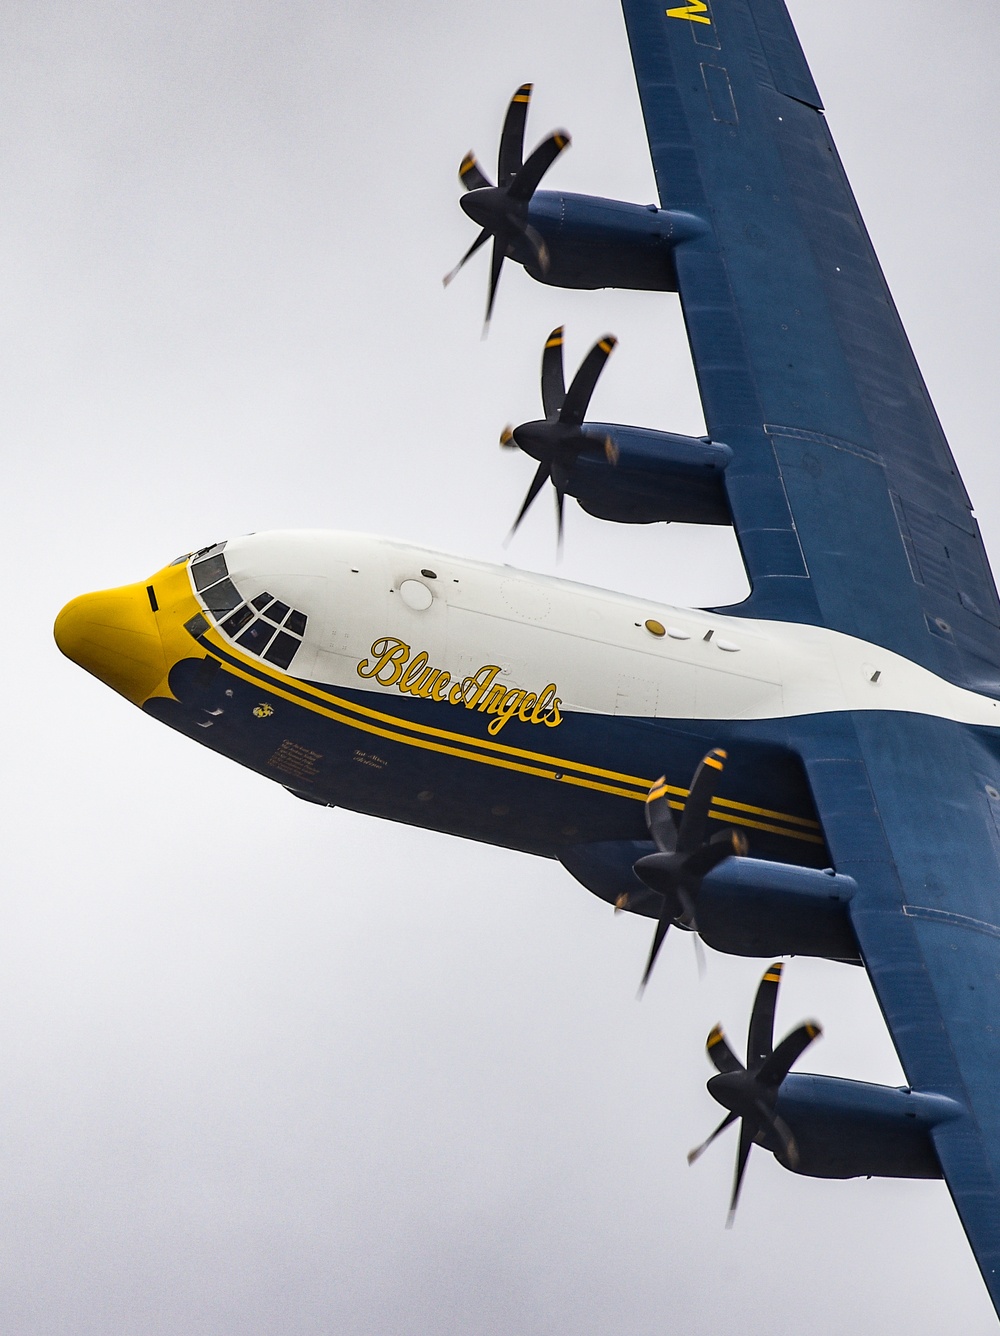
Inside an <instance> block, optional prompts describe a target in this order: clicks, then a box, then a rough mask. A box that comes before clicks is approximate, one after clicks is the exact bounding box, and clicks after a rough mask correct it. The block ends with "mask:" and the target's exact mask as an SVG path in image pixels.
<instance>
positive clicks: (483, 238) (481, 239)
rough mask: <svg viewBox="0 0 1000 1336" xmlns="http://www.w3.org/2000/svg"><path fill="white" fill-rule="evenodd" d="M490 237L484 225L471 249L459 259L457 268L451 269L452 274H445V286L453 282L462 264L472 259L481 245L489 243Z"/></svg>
mask: <svg viewBox="0 0 1000 1336" xmlns="http://www.w3.org/2000/svg"><path fill="white" fill-rule="evenodd" d="M489 239H490V234H489V232H488V231H487V230H486V228H485V227H484V228H483V230H482V231H481V232H480V234H479V236H478V237H476V239H475V241H474V242H473V243H472V245H471V246H470V247H469V249H468V250H467V251H466V252H465V254H464V255H463V256H462V258H461V259H460V260H459V262H458V264H456V265H455V268H454V269H453V270H452V271H451V273H450V274H445V276H444V280H443V282H444V285H445V287H447V286H448V284H449V283H450V282H451V280H452V279H453V278H454V277H455V275H456V274H457V273H458V271H459V270H460V269H461V267H462V265H463V264H465V262H466V260H469V259H471V258H472V256H473V255H475V253H476V251H477V250H479V248H480V246H485V245H486V243H487V241H489Z"/></svg>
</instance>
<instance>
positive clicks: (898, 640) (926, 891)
mask: <svg viewBox="0 0 1000 1336" xmlns="http://www.w3.org/2000/svg"><path fill="white" fill-rule="evenodd" d="M623 7H624V11H625V18H626V23H627V26H628V32H629V39H630V43H631V47H632V55H633V60H634V64H635V69H636V74H637V78H638V83H639V90H640V95H641V99H642V106H643V113H644V116H645V121H646V128H647V132H648V137H649V143H650V149H651V153H652V158H653V165H654V168H655V171H656V177H657V182H658V186H659V191H660V195H661V202H662V204H663V205H664V206H666V207H670V208H676V209H684V210H688V211H690V212H691V213H693V214H696V215H698V216H700V217H702V218H704V219H705V220H707V221H708V223H709V224H710V227H709V230H708V232H707V233H706V235H705V236H703V237H701V238H698V239H696V240H694V241H690V242H686V243H685V244H684V245H682V246H680V247H679V248H678V249H677V251H676V252H675V256H674V259H675V263H676V269H677V277H678V284H679V289H680V298H681V303H682V306H683V311H684V318H685V320H686V323H687V328H688V333H689V337H690V341H691V348H692V352H693V356H694V361H695V369H696V372H697V377H698V384H699V388H700V391H701V396H702V402H703V404H704V409H705V416H706V422H707V426H708V430H709V433H710V434H711V436H712V438H713V439H714V440H717V441H721V442H724V443H725V444H726V445H728V446H730V447H731V448H732V450H733V460H732V462H731V464H730V466H729V469H728V472H727V487H728V491H729V498H730V503H731V506H732V511H733V516H734V520H735V524H736V529H737V535H738V537H739V541H740V544H741V547H742V550H743V553H744V557H745V560H746V563H747V567H748V570H749V573H750V577H751V582H752V587H753V593H752V595H751V598H750V600H749V601H748V603H746V604H744V605H742V606H741V607H740V608H736V609H732V610H731V611H733V612H737V613H739V614H741V615H747V616H758V617H775V618H779V619H784V620H802V621H810V622H813V623H816V624H820V625H826V626H829V627H832V628H834V629H836V630H839V631H843V632H846V633H848V634H851V635H855V636H859V637H862V638H863V639H865V640H868V641H872V642H874V643H875V644H876V645H883V646H885V647H887V648H889V649H892V650H894V651H896V652H897V653H900V654H903V655H905V656H906V657H907V658H909V659H911V660H913V661H915V662H917V663H920V664H922V665H924V666H925V667H927V668H929V669H931V670H932V671H934V672H936V673H938V674H940V675H941V676H943V677H946V678H948V679H950V680H952V681H954V682H957V683H961V684H962V685H966V686H971V687H975V688H978V689H980V690H982V689H985V690H987V691H991V692H994V693H997V689H998V687H1000V603H998V600H997V594H996V588H995V586H994V583H993V578H992V575H991V573H990V570H989V565H988V563H987V560H986V556H985V553H984V551H983V546H982V542H981V540H980V536H979V531H978V527H977V525H976V521H975V519H974V518H973V516H972V511H971V507H970V503H969V499H968V497H967V495H966V492H965V489H964V487H963V485H962V482H961V479H960V478H959V475H958V471H957V469H956V467H955V462H954V460H953V458H952V456H951V452H950V450H949V448H948V444H947V441H946V440H945V437H944V434H943V432H942V430H941V426H940V423H939V422H938V419H937V416H936V414H935V412H934V408H933V405H932V404H931V401H930V398H929V396H928V394H927V390H926V387H925V385H924V383H923V380H922V378H921V376H920V372H919V370H918V368H917V365H916V362H915V361H914V358H913V354H912V351H911V349H910V346H909V343H908V341H907V338H906V335H905V333H904V331H903V328H902V325H901V324H900V321H899V317H898V315H897V313H896V309H895V307H894V305H893V302H892V299H891V297H890V295H889V291H888V289H887V287H886V284H885V280H884V278H883V276H882V272H881V270H880V268H879V265H878V261H877V259H876V257H875V254H874V252H873V250H872V247H871V243H870V241H869V239H868V235H867V233H866V231H865V228H864V224H863V222H862V220H861V218H860V215H859V213H858V209H857V205H856V203H855V200H854V197H853V195H852V193H851V189H850V186H849V184H848V182H847V179H846V177H845V175H844V171H843V168H842V166H841V163H840V160H839V158H838V156H837V152H836V149H835V147H834V145H833V142H832V139H831V137H830V134H829V131H828V129H827V125H826V120H825V117H824V114H823V111H822V107H821V103H820V99H819V95H818V93H817V91H816V88H815V85H814V83H813V80H812V77H811V75H810V73H809V69H808V67H807V65H806V62H805V59H804V58H803V55H802V51H801V48H800V47H799V44H798V40H797V38H796V35H795V32H794V29H793V28H792V25H791V22H790V20H789V17H788V14H787V12H786V10H785V7H784V4H783V3H782V0H686V2H685V3H683V4H680V5H678V6H677V7H670V8H665V7H664V3H663V0H661V3H655V0H623ZM783 727H784V729H785V735H786V741H787V742H788V744H789V745H790V746H791V747H793V748H794V749H795V750H797V751H798V752H799V753H800V754H801V756H802V758H803V761H804V763H805V765H806V769H807V773H808V775H809V779H810V783H811V785H812V788H813V792H814V796H815V798H816V803H817V809H818V811H819V813H820V817H821V821H822V824H823V827H824V832H825V834H826V837H827V841H828V844H829V847H830V850H831V853H832V855H833V857H834V860H835V863H836V867H837V870H838V871H840V872H844V873H847V874H848V875H851V876H853V877H854V878H855V880H856V881H857V883H858V887H859V891H858V894H857V897H856V899H855V901H854V902H853V905H852V919H853V922H854V925H855V928H856V931H857V934H858V939H859V942H860V944H861V948H862V954H863V956H864V960H865V964H866V966H867V968H868V970H869V973H870V975H871V978H872V983H873V986H874V988H875V991H876V993H877V995H878V998H879V1001H880V1004H881V1006H882V1009H883V1012H884V1014H885V1016H886V1019H887V1022H888V1024H889V1027H890V1029H891V1032H892V1035H893V1039H894V1042H895V1044H896V1047H897V1049H898V1051H899V1054H900V1058H901V1060H902V1063H903V1066H904V1069H905V1071H906V1073H907V1078H908V1080H910V1082H911V1083H912V1084H913V1085H914V1086H915V1087H917V1088H920V1089H926V1090H933V1091H939V1092H941V1093H943V1094H947V1095H951V1096H953V1097H954V1098H955V1099H957V1100H959V1101H960V1102H961V1103H962V1104H963V1106H964V1107H965V1109H966V1110H967V1111H968V1112H967V1115H966V1116H964V1117H962V1118H959V1119H957V1120H955V1121H954V1122H951V1123H948V1124H946V1125H943V1126H941V1127H939V1128H938V1129H937V1130H936V1132H935V1142H936V1145H937V1149H938V1153H939V1157H940V1160H941V1164H942V1167H943V1170H944V1174H945V1177H946V1179H947V1181H948V1184H949V1187H950V1189H951V1192H952V1195H953V1197H954V1199H955V1202H956V1205H957V1207H958V1210H959V1212H960V1214H961V1217H962V1220H963V1223H964V1225H965V1227H966V1230H967V1232H968V1235H969V1238H970V1240H971V1242H972V1245H973V1248H974V1249H975V1252H976V1255H977V1258H978V1260H979V1263H980V1266H981V1268H982V1271H983V1275H984V1277H985V1279H986V1282H987V1285H988V1286H989V1289H990V1292H991V1295H992V1297H993V1299H994V1303H995V1304H998V1305H1000V1079H998V1077H1000V986H998V983H1000V926H998V924H1000V908H998V892H1000V762H998V759H997V758H998V755H1000V742H998V739H997V736H996V734H995V733H993V732H992V731H986V730H983V731H982V732H981V733H976V732H975V731H974V730H971V729H966V728H964V727H962V726H959V725H956V724H953V723H950V722H948V721H945V720H939V719H935V718H931V717H926V716H922V715H909V714H900V713H889V712H884V713H880V712H865V713H858V714H855V715H829V716H822V717H813V718H799V719H792V720H788V721H786V723H785V725H784V726H783Z"/></svg>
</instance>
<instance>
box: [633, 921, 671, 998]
mask: <svg viewBox="0 0 1000 1336" xmlns="http://www.w3.org/2000/svg"><path fill="white" fill-rule="evenodd" d="M671 908H672V906H671V905H669V904H664V907H663V912H662V913H661V915H660V917H659V919H658V920H657V923H656V932H655V933H654V934H653V945H652V946H651V947H650V948H649V959H648V960H647V961H646V968H645V970H644V971H643V975H642V982H641V983H640V984H639V996H640V997H642V995H643V993H644V992H645V991H646V984H647V983H649V976H650V974H652V972H653V966H654V965H655V964H656V957H657V956H658V955H659V954H660V947H661V946H662V945H663V939H664V938H665V937H666V935H667V931H668V929H669V928H670V922H671V920H670V909H671Z"/></svg>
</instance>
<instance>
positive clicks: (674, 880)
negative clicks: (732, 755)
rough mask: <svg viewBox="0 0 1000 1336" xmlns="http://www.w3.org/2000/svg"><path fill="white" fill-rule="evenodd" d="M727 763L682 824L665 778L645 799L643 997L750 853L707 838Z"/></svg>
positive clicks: (716, 753) (713, 762)
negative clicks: (649, 847) (658, 967)
mask: <svg viewBox="0 0 1000 1336" xmlns="http://www.w3.org/2000/svg"><path fill="white" fill-rule="evenodd" d="M571 393H572V391H571ZM567 397H568V396H567ZM725 762H726V753H725V752H724V751H722V750H721V748H718V747H716V748H715V749H714V750H712V751H710V752H709V753H708V755H707V756H704V757H703V758H702V760H701V762H700V764H699V766H698V769H697V770H696V771H695V773H694V778H693V779H692V780H691V788H690V790H689V791H688V796H687V801H686V802H685V804H684V811H683V813H682V814H681V819H680V823H679V824H678V823H677V822H675V820H674V815H673V812H672V811H671V810H670V801H669V799H668V797H667V794H668V792H669V786H668V784H667V781H666V777H665V776H663V775H661V776H660V778H659V779H658V780H656V781H655V782H654V783H653V784H652V786H651V787H650V790H649V793H648V794H647V796H646V826H647V828H648V830H649V833H650V835H651V836H652V837H653V843H654V844H655V845H656V848H657V852H656V853H655V854H647V855H646V857H645V858H640V859H639V861H638V862H637V863H636V864H635V865H634V869H633V870H634V872H635V874H636V876H637V877H638V878H639V879H640V881H643V882H645V884H646V885H647V886H648V887H649V888H650V889H651V890H654V891H657V892H658V893H659V894H660V896H661V899H662V905H661V909H660V914H659V918H658V920H657V924H656V932H655V933H654V934H653V944H652V946H651V947H650V951H649V959H648V960H647V962H646V969H645V972H644V973H643V976H642V982H641V983H640V985H639V992H640V994H641V993H642V992H643V991H644V990H645V987H646V984H647V983H648V982H649V976H650V974H651V973H652V970H653V966H654V965H655V964H656V957H657V956H658V955H659V953H660V948H661V947H662V945H663V941H664V938H665V937H666V935H667V931H668V929H669V928H670V925H671V924H672V923H676V924H678V925H679V926H680V927H683V928H687V929H688V930H689V931H694V932H697V930H698V923H697V914H696V905H697V898H698V890H699V888H700V886H701V883H702V879H703V878H704V877H705V876H707V874H708V873H709V872H711V870H712V868H714V867H716V866H717V865H718V864H719V863H721V862H722V861H723V859H725V858H730V857H731V856H732V855H733V854H740V855H742V854H745V853H746V851H747V842H746V836H745V835H744V834H743V832H742V831H739V830H734V829H733V828H732V827H731V826H726V827H724V828H723V829H722V830H718V831H716V832H715V834H714V835H712V836H711V837H709V836H708V823H709V813H710V808H711V806H712V801H713V799H714V797H715V792H716V789H717V787H718V784H719V780H720V779H721V778H722V772H723V769H724V767H725Z"/></svg>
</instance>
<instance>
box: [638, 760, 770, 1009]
mask: <svg viewBox="0 0 1000 1336" xmlns="http://www.w3.org/2000/svg"><path fill="white" fill-rule="evenodd" d="M726 759H727V757H726V753H725V752H724V751H723V750H722V749H721V747H715V748H714V749H713V750H712V751H710V752H709V753H708V755H707V756H705V757H703V758H702V760H701V763H700V764H699V766H698V769H697V770H696V771H695V772H694V778H693V779H692V780H691V788H690V791H689V793H688V796H687V801H686V802H685V804H684V812H683V814H682V816H681V819H680V824H679V825H678V824H677V823H676V822H675V821H674V815H673V812H671V810H670V801H669V799H668V798H667V793H668V791H669V790H668V785H667V781H666V778H665V777H664V776H663V775H661V776H660V778H659V779H658V780H656V782H655V783H654V784H653V785H652V787H651V788H650V790H649V793H648V794H647V796H646V826H647V827H648V829H649V833H650V835H651V836H652V837H653V842H654V844H655V845H656V848H657V851H658V852H657V853H655V854H647V855H646V856H645V858H640V859H639V860H638V862H636V863H635V864H634V865H633V870H634V872H635V874H636V876H637V877H638V878H639V880H640V881H642V882H645V884H646V885H647V886H648V887H649V889H650V890H651V891H655V892H656V893H657V894H658V895H660V896H661V897H662V907H661V909H660V916H659V919H658V920H657V924H656V932H655V933H654V935H653V944H652V946H651V948H650V951H649V959H648V961H647V962H646V970H645V973H644V974H643V976H642V983H641V984H640V985H639V992H640V993H642V992H643V990H644V989H645V987H646V984H647V983H648V982H649V976H650V974H651V973H652V970H653V966H654V964H655V963H656V957H657V956H658V955H659V953H660V947H661V946H662V945H663V940H664V938H665V937H666V935H667V931H668V930H669V928H670V925H671V924H672V923H676V924H677V926H678V927H681V928H686V929H687V930H688V931H689V932H697V930H698V923H697V919H696V916H695V901H696V900H697V896H698V888H699V887H700V886H701V882H702V878H703V877H705V876H706V875H707V874H708V873H709V872H711V870H712V868H714V867H716V866H718V864H719V863H721V862H722V861H723V859H725V858H730V857H731V856H732V855H733V854H739V855H743V854H745V853H746V852H747V839H746V836H745V835H744V834H743V832H742V831H741V830H734V829H733V828H732V826H724V827H723V828H722V829H721V830H718V831H716V832H715V834H714V835H711V836H709V834H708V822H709V819H710V818H709V810H710V808H711V806H712V800H713V799H714V797H715V791H716V789H717V788H718V785H719V780H720V779H721V778H722V771H723V768H724V766H725V762H726ZM633 903H634V901H633ZM619 907H621V908H627V907H628V905H627V904H625V905H622V904H621V902H619Z"/></svg>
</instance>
